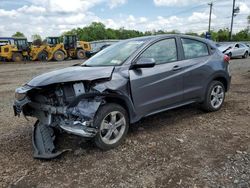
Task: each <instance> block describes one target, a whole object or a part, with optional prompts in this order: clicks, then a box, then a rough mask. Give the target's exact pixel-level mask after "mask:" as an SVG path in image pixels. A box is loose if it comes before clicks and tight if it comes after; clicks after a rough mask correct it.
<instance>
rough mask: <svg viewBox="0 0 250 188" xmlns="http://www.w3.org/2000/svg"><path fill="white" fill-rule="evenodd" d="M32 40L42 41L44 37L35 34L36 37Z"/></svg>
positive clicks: (33, 36)
mask: <svg viewBox="0 0 250 188" xmlns="http://www.w3.org/2000/svg"><path fill="white" fill-rule="evenodd" d="M31 38H32V40H33V41H34V40H41V41H42V37H41V35H39V34H34V35H32V36H31Z"/></svg>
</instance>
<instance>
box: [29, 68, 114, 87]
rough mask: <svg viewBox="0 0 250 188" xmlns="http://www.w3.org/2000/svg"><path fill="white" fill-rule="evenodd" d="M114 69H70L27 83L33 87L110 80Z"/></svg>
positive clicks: (36, 78) (42, 76)
mask: <svg viewBox="0 0 250 188" xmlns="http://www.w3.org/2000/svg"><path fill="white" fill-rule="evenodd" d="M113 69H114V67H113V66H108V67H107V66H106V67H82V66H75V67H68V68H64V69H60V70H55V71H52V72H48V73H45V74H41V75H39V76H37V77H35V78H33V79H32V80H31V81H29V82H28V83H27V85H29V86H32V87H40V86H46V85H50V84H56V83H63V82H72V81H85V80H87V81H92V80H96V79H105V78H110V77H111V75H112V72H113Z"/></svg>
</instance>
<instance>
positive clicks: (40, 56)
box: [37, 51, 48, 62]
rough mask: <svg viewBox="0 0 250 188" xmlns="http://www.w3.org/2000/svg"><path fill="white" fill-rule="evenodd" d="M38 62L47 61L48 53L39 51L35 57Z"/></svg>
mask: <svg viewBox="0 0 250 188" xmlns="http://www.w3.org/2000/svg"><path fill="white" fill-rule="evenodd" d="M37 59H38V61H43V62H44V61H48V53H47V52H46V51H41V52H40V53H39V54H38V57H37Z"/></svg>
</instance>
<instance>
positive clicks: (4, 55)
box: [0, 37, 30, 62]
mask: <svg viewBox="0 0 250 188" xmlns="http://www.w3.org/2000/svg"><path fill="white" fill-rule="evenodd" d="M29 52H30V47H29V44H28V41H27V38H21V37H20V38H15V37H5V38H3V37H1V38H0V58H1V59H4V60H8V61H14V62H21V61H23V59H28V58H29Z"/></svg>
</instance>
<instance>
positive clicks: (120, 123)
mask: <svg viewBox="0 0 250 188" xmlns="http://www.w3.org/2000/svg"><path fill="white" fill-rule="evenodd" d="M94 125H95V126H96V127H98V128H99V130H98V133H97V135H96V136H95V139H94V141H95V144H96V146H97V147H99V148H100V149H102V150H109V149H112V148H115V147H117V146H118V145H120V144H121V143H122V142H123V141H124V139H125V137H126V135H127V132H128V127H129V120H128V115H127V112H126V110H125V109H124V108H123V107H121V106H120V105H118V104H113V103H109V104H105V105H103V106H101V107H100V108H99V110H98V111H97V114H96V116H95V120H94Z"/></svg>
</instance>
